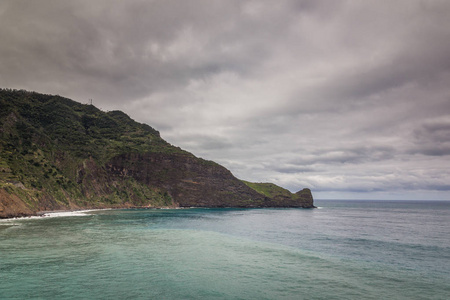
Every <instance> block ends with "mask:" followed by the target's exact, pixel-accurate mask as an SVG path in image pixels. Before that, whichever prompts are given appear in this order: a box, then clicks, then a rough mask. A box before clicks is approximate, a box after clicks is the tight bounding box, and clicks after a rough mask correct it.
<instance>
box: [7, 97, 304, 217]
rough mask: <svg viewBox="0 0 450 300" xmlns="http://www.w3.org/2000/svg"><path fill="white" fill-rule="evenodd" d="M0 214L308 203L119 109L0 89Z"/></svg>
mask: <svg viewBox="0 0 450 300" xmlns="http://www.w3.org/2000/svg"><path fill="white" fill-rule="evenodd" d="M0 108H1V109H0V137H1V141H0V217H13V216H26V215H32V214H35V213H36V212H38V211H43V210H60V209H81V208H106V207H117V208H120V207H192V206H195V207H305V208H309V207H313V198H312V195H311V191H310V190H309V189H304V190H302V191H300V192H298V193H296V194H292V193H290V192H289V191H287V190H284V189H281V188H279V187H278V188H279V189H274V190H273V189H272V191H273V192H272V193H267V192H266V189H265V187H266V186H265V185H266V184H252V183H248V182H243V181H241V180H239V179H237V178H236V177H234V176H233V175H232V174H231V172H230V171H229V170H227V169H226V168H224V167H222V166H220V165H219V164H217V163H214V162H212V161H206V160H203V159H201V158H197V157H195V156H194V155H193V154H191V153H189V152H186V151H184V150H182V149H180V148H178V147H175V146H173V145H170V144H169V143H167V142H166V141H164V140H163V139H162V138H161V137H160V135H159V132H158V131H156V130H155V129H153V128H152V127H150V126H148V125H146V124H140V123H137V122H135V121H133V120H132V119H130V118H129V117H128V116H127V115H126V114H124V113H123V112H120V111H111V112H103V111H101V110H99V109H97V108H96V107H94V106H92V105H87V104H80V103H77V102H75V101H72V100H70V99H67V98H63V97H60V96H53V95H43V94H39V93H35V92H27V91H22V90H21V91H16V90H7V89H1V90H0Z"/></svg>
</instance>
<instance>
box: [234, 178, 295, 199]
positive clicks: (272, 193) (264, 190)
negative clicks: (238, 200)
mask: <svg viewBox="0 0 450 300" xmlns="http://www.w3.org/2000/svg"><path fill="white" fill-rule="evenodd" d="M242 182H244V183H245V184H246V185H247V186H248V187H250V188H252V189H254V190H255V191H257V192H258V193H260V194H263V195H264V196H266V197H269V198H273V197H276V196H285V197H288V198H293V199H296V198H297V195H296V194H292V193H291V192H290V191H288V190H287V189H284V188H282V187H280V186H278V185H276V184H273V183H261V182H258V183H256V182H249V181H244V180H242Z"/></svg>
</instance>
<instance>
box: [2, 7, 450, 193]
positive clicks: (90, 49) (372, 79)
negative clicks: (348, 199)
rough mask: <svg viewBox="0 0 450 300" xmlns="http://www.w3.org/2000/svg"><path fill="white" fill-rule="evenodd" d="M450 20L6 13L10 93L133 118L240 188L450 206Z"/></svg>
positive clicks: (207, 12)
mask: <svg viewBox="0 0 450 300" xmlns="http://www.w3.org/2000/svg"><path fill="white" fill-rule="evenodd" d="M449 13H450V4H449V3H448V2H445V1H428V2H423V1H418V0H417V1H416V0H412V1H411V0H405V1H394V2H385V1H363V2H362V1H361V2H346V1H332V0H330V1H311V0H306V1H297V0H292V1H290V0H283V1H277V3H276V5H274V3H273V1H268V0H265V1H238V0H235V1H234V0H232V1H208V0H192V1H174V0H164V1H163V0H156V1H143V0H142V1H141V0H130V1H107V0H98V1H88V0H75V1H70V2H69V1H54V0H42V1H31V0H14V1H12V0H6V1H2V2H1V3H0V38H1V41H2V43H1V44H0V84H1V85H3V86H4V87H8V88H25V89H30V90H35V91H38V92H44V93H51V94H60V95H63V96H66V97H69V98H72V99H74V100H77V101H80V102H83V101H87V99H90V98H93V99H94V104H96V105H97V106H99V107H101V108H103V109H121V110H124V111H125V112H127V113H128V114H129V115H130V116H131V117H132V118H135V119H137V120H138V121H140V122H145V123H148V124H149V125H151V126H153V127H155V128H156V129H157V130H159V131H160V132H161V134H162V136H163V138H166V139H167V140H168V141H169V142H171V143H173V144H175V145H177V146H180V147H182V148H184V149H187V150H189V151H192V152H194V154H196V155H198V156H201V157H204V158H207V159H211V160H215V161H218V162H220V163H222V164H224V165H225V166H226V167H228V168H230V169H231V171H232V172H233V173H235V174H236V175H237V176H238V177H240V178H243V179H248V180H254V181H273V182H275V183H277V184H280V185H282V186H285V187H287V188H289V189H291V190H298V189H299V188H301V187H303V186H307V187H311V188H313V189H315V190H316V191H317V193H318V196H319V197H320V195H321V193H322V195H333V193H334V195H335V196H339V195H341V196H342V195H350V194H352V193H354V194H358V193H374V194H376V195H381V196H383V197H385V196H386V195H388V196H389V195H394V194H396V193H403V195H409V196H411V195H412V196H414V193H409V192H408V190H414V191H415V192H416V193H417V191H419V190H420V191H422V190H423V191H440V192H441V194H440V195H441V196H440V197H444V198H449V197H450V196H449V194H448V193H446V191H447V189H446V184H445V182H442V181H443V180H442V177H445V176H449V175H450V174H448V171H446V169H447V168H448V162H447V159H448V155H449V154H450V144H449V140H450V127H449V126H450V125H449V121H448V115H449V112H450V101H449V98H448V97H449V96H448V95H450V87H449V85H448V82H449V80H450V75H449V74H450V29H449V28H450V21H449V20H448V15H449ZM446 167H447V168H446ZM411 174H413V175H414V176H412V175H411ZM389 193H390V194H389ZM424 193H425V192H424ZM396 195H397V194H396ZM388 196H386V197H388ZM404 197H408V196H404ZM449 199H450V198H449Z"/></svg>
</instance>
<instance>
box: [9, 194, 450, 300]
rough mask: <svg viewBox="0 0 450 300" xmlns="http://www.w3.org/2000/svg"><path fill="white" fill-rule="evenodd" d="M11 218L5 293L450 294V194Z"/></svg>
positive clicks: (303, 296)
mask: <svg viewBox="0 0 450 300" xmlns="http://www.w3.org/2000/svg"><path fill="white" fill-rule="evenodd" d="M316 205H318V206H320V207H321V208H320V209H310V210H308V209H180V210H110V211H95V212H89V213H87V214H86V215H84V216H71V217H52V218H50V217H49V218H41V219H25V220H13V221H6V222H5V221H2V222H0V299H450V228H449V227H450V226H449V225H450V202H408V201H395V202H382V201H371V202H362V201H316Z"/></svg>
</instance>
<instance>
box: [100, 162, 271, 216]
mask: <svg viewBox="0 0 450 300" xmlns="http://www.w3.org/2000/svg"><path fill="white" fill-rule="evenodd" d="M106 168H107V170H108V171H109V172H110V173H111V174H114V175H115V176H122V177H123V178H126V177H132V178H134V179H136V180H137V181H138V182H140V183H144V184H146V185H149V186H157V187H160V188H162V189H164V190H166V191H167V192H168V193H169V195H170V196H171V197H172V198H173V200H174V202H175V203H176V204H177V205H179V206H182V207H189V206H196V207H230V206H233V207H261V206H265V205H266V202H268V201H269V199H268V198H267V197H265V196H263V195H261V194H259V193H258V192H256V191H255V190H253V189H251V188H249V187H248V186H246V185H245V184H244V183H243V182H241V181H240V180H238V179H237V178H235V177H234V176H233V175H232V174H231V172H230V171H228V170H227V169H225V168H224V167H222V166H220V165H218V164H216V163H214V162H211V161H205V160H202V159H199V158H196V157H194V156H192V155H187V154H171V155H167V154H163V153H145V154H135V153H128V154H122V155H119V156H116V157H114V158H113V159H112V160H111V161H110V162H108V163H107V164H106Z"/></svg>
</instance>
